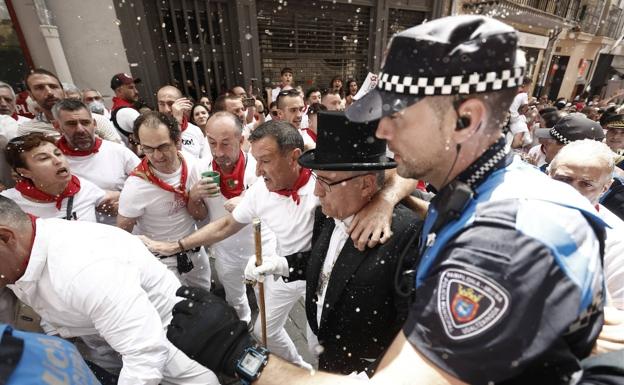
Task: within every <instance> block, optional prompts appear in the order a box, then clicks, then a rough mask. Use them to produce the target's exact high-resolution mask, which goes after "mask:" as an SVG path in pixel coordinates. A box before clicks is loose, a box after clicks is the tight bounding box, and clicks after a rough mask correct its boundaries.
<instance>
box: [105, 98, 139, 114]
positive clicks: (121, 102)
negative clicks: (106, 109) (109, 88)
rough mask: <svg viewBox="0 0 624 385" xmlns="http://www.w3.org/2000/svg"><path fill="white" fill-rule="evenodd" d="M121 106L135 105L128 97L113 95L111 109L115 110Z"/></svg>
mask: <svg viewBox="0 0 624 385" xmlns="http://www.w3.org/2000/svg"><path fill="white" fill-rule="evenodd" d="M121 107H131V108H134V105H133V104H132V103H130V102H129V101H127V100H126V99H122V98H118V97H117V96H113V107H112V108H111V111H114V110H116V109H118V108H121Z"/></svg>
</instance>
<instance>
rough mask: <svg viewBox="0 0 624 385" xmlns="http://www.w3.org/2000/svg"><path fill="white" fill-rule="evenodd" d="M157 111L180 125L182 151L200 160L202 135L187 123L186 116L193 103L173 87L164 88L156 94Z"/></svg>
mask: <svg viewBox="0 0 624 385" xmlns="http://www.w3.org/2000/svg"><path fill="white" fill-rule="evenodd" d="M156 97H157V98H158V111H159V112H162V113H163V114H165V115H169V116H173V117H174V118H175V120H177V121H178V124H179V125H180V131H181V132H182V136H181V141H182V149H183V150H184V151H186V152H188V153H189V154H191V155H193V156H194V157H196V158H200V157H201V155H202V152H203V151H204V143H205V139H204V133H203V132H202V130H201V128H199V127H197V126H196V125H194V124H193V123H191V122H189V121H188V118H187V116H186V114H187V113H189V112H190V111H191V108H192V107H193V103H191V101H190V100H189V99H188V98H185V97H183V96H182V92H180V90H179V89H177V88H175V87H174V86H164V87H162V88H161V89H159V90H158V93H157V94H156Z"/></svg>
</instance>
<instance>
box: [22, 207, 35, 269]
mask: <svg viewBox="0 0 624 385" xmlns="http://www.w3.org/2000/svg"><path fill="white" fill-rule="evenodd" d="M27 215H28V219H30V224H31V226H32V232H33V234H32V239H31V240H30V246H29V247H28V256H27V257H26V259H25V260H24V263H23V264H22V270H24V271H26V268H27V267H28V262H30V255H31V254H32V249H33V246H34V245H35V236H36V235H37V223H36V221H37V217H36V216H34V215H32V214H27Z"/></svg>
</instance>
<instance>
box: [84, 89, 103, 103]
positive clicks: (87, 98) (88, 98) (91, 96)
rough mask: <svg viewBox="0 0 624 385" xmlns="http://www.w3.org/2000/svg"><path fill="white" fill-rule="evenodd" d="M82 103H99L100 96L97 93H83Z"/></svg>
mask: <svg viewBox="0 0 624 385" xmlns="http://www.w3.org/2000/svg"><path fill="white" fill-rule="evenodd" d="M82 101H83V102H84V103H86V104H89V103H93V102H94V101H98V102H101V101H102V95H100V93H99V92H97V91H85V92H84V93H83V94H82Z"/></svg>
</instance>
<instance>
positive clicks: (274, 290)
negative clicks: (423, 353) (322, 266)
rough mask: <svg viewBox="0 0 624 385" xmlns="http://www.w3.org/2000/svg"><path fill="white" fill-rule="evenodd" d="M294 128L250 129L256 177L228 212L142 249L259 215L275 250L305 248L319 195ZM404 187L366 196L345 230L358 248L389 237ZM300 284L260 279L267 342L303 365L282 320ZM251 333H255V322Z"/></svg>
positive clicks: (277, 124)
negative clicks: (271, 235) (189, 231)
mask: <svg viewBox="0 0 624 385" xmlns="http://www.w3.org/2000/svg"><path fill="white" fill-rule="evenodd" d="M298 132H299V131H298V130H296V129H295V128H294V127H293V126H292V125H290V124H287V123H285V122H281V121H273V120H271V121H269V122H266V123H264V124H262V125H260V126H259V127H258V128H256V129H255V130H254V131H253V132H252V133H251V136H250V138H249V140H250V142H251V153H252V155H253V157H254V158H255V159H256V161H257V167H256V174H257V175H259V176H261V177H262V178H260V179H259V180H258V181H257V182H256V183H254V184H253V185H252V186H251V187H250V188H249V190H247V191H246V193H245V195H244V196H243V198H242V200H241V202H240V203H239V204H238V205H237V206H236V208H235V209H234V211H233V212H232V213H231V214H228V215H226V216H224V217H222V218H220V219H218V220H216V221H213V222H211V223H210V224H208V225H206V226H204V227H202V228H201V229H200V230H198V231H197V232H195V233H193V234H191V235H189V236H184V238H181V239H180V240H179V241H178V242H175V241H173V242H172V241H170V242H153V241H151V240H148V239H144V241H145V242H146V244H147V246H148V248H149V249H150V250H152V251H153V252H158V253H160V254H162V255H171V254H174V253H177V252H180V251H184V250H188V249H190V248H193V247H197V246H200V245H212V244H214V243H216V242H219V241H222V240H223V239H225V238H227V237H230V236H232V235H234V234H236V233H237V232H239V231H240V230H241V229H242V228H243V227H244V226H245V225H246V224H248V223H251V222H252V220H253V219H254V218H260V219H261V220H262V222H263V223H266V225H267V226H268V227H269V228H270V229H271V230H272V231H273V233H274V234H275V237H276V239H277V244H278V250H277V251H278V255H280V256H286V255H295V254H298V253H299V252H307V251H309V250H310V248H311V239H312V230H313V225H314V212H315V210H316V207H317V206H318V204H319V199H318V197H316V196H315V195H314V194H313V191H314V184H315V182H314V180H313V179H312V178H311V177H310V170H309V169H306V168H303V167H301V166H300V165H299V164H298V163H297V159H298V158H299V156H300V155H301V153H302V150H303V140H302V138H301V136H300V135H299V133H298ZM397 182H398V183H397ZM407 185H409V183H408V184H407ZM408 187H409V186H406V185H402V184H401V183H400V182H399V181H398V180H396V179H394V180H393V181H392V182H391V181H388V183H387V184H386V186H384V188H383V190H382V191H381V192H380V193H377V194H375V197H374V198H373V199H372V200H371V201H370V202H369V201H367V202H368V203H367V206H366V207H367V208H368V210H362V212H361V213H360V214H359V215H358V216H357V217H356V218H355V219H354V221H353V223H351V228H352V229H350V230H351V231H350V235H351V237H352V238H353V239H356V240H357V241H356V244H357V247H358V248H360V249H361V250H364V249H365V247H366V246H367V245H368V246H369V247H373V246H375V245H376V244H377V243H379V242H381V243H385V242H386V241H387V240H388V239H389V238H390V236H391V234H392V231H391V228H390V224H391V222H392V220H393V217H392V212H393V207H394V205H395V204H396V203H398V200H400V199H401V198H402V197H404V196H406V195H407V194H409V191H406V190H409V188H408ZM157 240H158V239H157ZM267 252H268V251H267ZM305 285H306V283H305V282H303V281H296V282H285V281H284V280H283V279H281V278H280V279H277V280H276V281H273V280H267V282H265V297H266V308H267V342H268V346H269V348H270V349H271V351H273V352H275V353H276V354H277V355H279V356H280V357H282V358H284V359H286V360H287V361H289V362H294V363H297V364H299V365H301V366H307V365H306V363H305V362H304V361H303V359H302V358H301V356H300V355H299V354H298V352H297V350H296V347H295V345H294V343H293V342H292V340H291V339H290V337H289V336H288V334H287V333H286V330H285V329H284V324H285V323H286V320H287V317H288V313H289V312H290V310H291V309H292V307H293V306H294V304H295V303H296V302H297V301H298V300H299V299H300V298H301V297H302V296H303V295H304V294H305V291H306V288H305ZM254 333H255V335H256V336H260V335H261V334H260V325H259V322H257V323H256V328H255V331H254ZM308 367H309V366H308Z"/></svg>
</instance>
